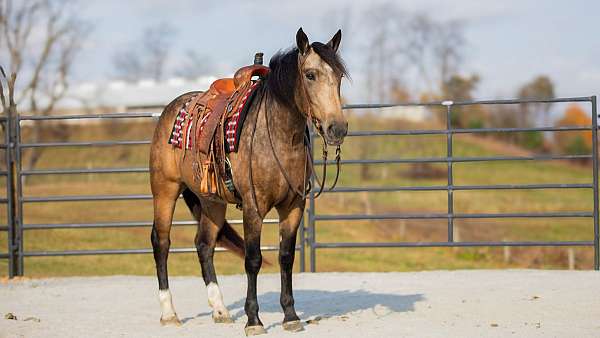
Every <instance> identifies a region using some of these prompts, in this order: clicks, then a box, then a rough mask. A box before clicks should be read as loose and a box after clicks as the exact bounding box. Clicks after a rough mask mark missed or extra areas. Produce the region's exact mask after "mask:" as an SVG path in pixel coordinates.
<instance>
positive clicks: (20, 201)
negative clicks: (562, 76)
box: [0, 96, 600, 277]
mask: <svg viewBox="0 0 600 338" xmlns="http://www.w3.org/2000/svg"><path fill="white" fill-rule="evenodd" d="M566 102H581V103H584V104H589V105H590V106H591V112H592V116H591V121H592V123H591V124H590V125H587V126H568V127H536V128H476V129H459V128H454V127H453V126H452V118H451V117H452V114H453V107H468V106H473V105H514V104H526V103H566ZM394 106H425V107H437V108H440V107H441V108H443V109H444V111H445V113H446V120H447V125H446V129H442V130H440V129H432V130H389V131H359V132H351V133H349V135H348V136H349V137H369V136H383V135H388V136H392V137H403V136H409V135H445V136H446V156H445V157H429V158H397V159H380V160H372V159H371V160H370V159H359V160H342V164H343V165H356V164H361V165H374V164H384V163H395V164H398V163H445V164H446V168H447V184H445V185H438V186H398V187H394V186H385V187H337V188H335V189H334V190H332V191H330V192H327V193H343V192H345V193H352V192H396V191H446V193H447V202H448V204H447V212H445V213H417V214H405V213H393V214H335V215H331V214H319V213H318V212H317V208H316V203H315V198H314V194H313V193H311V194H309V196H308V201H307V211H306V215H305V217H304V218H303V220H302V224H301V227H300V233H299V243H298V246H297V250H299V252H300V257H299V264H300V270H301V271H305V270H306V264H305V256H306V255H305V249H308V251H309V252H308V257H309V270H310V271H312V272H314V271H316V266H317V250H319V249H327V248H396V247H398V248H399V247H481V246H490V247H502V246H587V247H594V269H596V270H598V269H599V268H600V261H599V259H600V245H599V229H598V208H599V206H598V145H597V140H598V138H597V130H598V122H597V121H598V114H597V108H596V97H595V96H591V97H570V98H559V99H548V100H487V101H468V102H452V101H443V102H431V103H416V104H358V105H347V106H345V107H344V109H366V108H369V109H377V108H385V107H394ZM158 116H159V114H156V113H112V114H86V115H64V116H25V115H20V116H19V115H18V116H16V117H14V118H12V121H11V119H9V118H8V117H6V116H0V123H2V124H3V125H4V126H5V140H4V144H0V149H1V150H4V151H5V158H6V170H2V171H0V179H1V178H2V177H5V179H6V182H7V184H6V198H0V204H4V205H5V206H6V208H7V219H6V222H7V223H6V224H7V225H2V226H0V231H5V232H7V235H8V248H7V251H6V252H3V253H0V259H8V262H9V264H8V267H9V271H8V273H9V276H10V277H13V276H22V275H23V274H24V272H25V270H24V258H25V257H43V256H81V255H114V254H146V253H151V252H152V249H151V248H150V247H147V248H139V249H110V250H108V249H89V250H63V251H25V250H24V246H23V244H24V243H23V242H24V236H23V234H24V232H25V231H34V230H37V229H84V228H126V227H150V226H152V222H151V221H138V222H103V223H85V220H81V221H80V222H78V223H68V224H55V223H52V224H26V223H24V221H23V220H24V217H23V216H24V215H23V205H24V204H26V203H51V202H67V201H68V202H72V201H110V200H113V201H123V200H147V199H151V198H152V196H151V195H135V194H132V195H71V196H51V197H30V196H24V194H23V178H24V177H26V176H36V175H75V174H102V173H112V174H118V173H145V172H148V168H147V167H137V168H132V167H128V168H94V169H63V168H53V169H32V170H25V169H23V168H22V153H23V150H24V149H28V148H48V147H109V146H128V145H143V144H150V141H149V140H139V141H138V140H128V141H97V142H45V143H24V142H22V140H21V123H22V122H23V121H37V122H41V123H43V121H52V120H81V119H122V118H139V119H153V118H157V117H158ZM532 131H535V132H563V131H591V133H592V140H593V142H592V152H591V154H585V155H535V156H488V157H457V156H454V155H453V136H454V135H459V134H480V133H513V132H532ZM313 137H314V135H313ZM573 159H585V160H591V161H592V170H591V172H590V175H589V177H590V182H588V183H584V184H562V183H554V184H553V183H548V184H510V185H456V184H455V183H454V182H455V175H454V173H453V170H452V169H453V164H454V163H464V162H492V161H547V160H573ZM322 163H323V162H322V161H316V164H322ZM331 164H333V163H331ZM312 183H313V185H312V186H313V187H314V186H315V181H314V178H313V179H312ZM540 189H587V190H589V191H590V194H591V195H590V198H591V199H593V210H589V211H577V212H563V211H560V212H541V213H531V212H527V213H468V214H465V213H456V212H455V211H454V196H453V193H454V192H455V191H490V190H540ZM507 218H588V219H593V227H594V229H593V230H594V237H593V238H591V239H589V240H585V241H546V242H539V241H510V242H506V241H485V242H483V241H482V242H463V241H455V240H454V238H453V234H454V229H453V228H454V220H456V219H507ZM305 219H306V221H307V222H305ZM401 219H403V220H408V219H411V220H415V219H419V220H440V219H441V220H447V239H446V241H439V242H371V243H364V242H361V243H348V242H336V243H324V242H318V240H317V236H316V233H317V224H318V222H323V221H353V220H401ZM230 223H232V224H239V223H241V220H232V221H230ZM265 223H277V220H276V219H267V220H265ZM195 224H196V223H195V221H191V220H190V221H185V220H184V221H175V222H173V225H174V226H191V225H195ZM277 249H278V248H277V247H276V246H266V247H263V250H273V251H274V250H277ZM195 250H196V249H195V248H191V247H190V248H172V249H171V252H173V253H184V252H195ZM217 250H218V251H222V249H220V248H217Z"/></svg>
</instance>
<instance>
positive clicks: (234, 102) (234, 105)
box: [171, 53, 269, 203]
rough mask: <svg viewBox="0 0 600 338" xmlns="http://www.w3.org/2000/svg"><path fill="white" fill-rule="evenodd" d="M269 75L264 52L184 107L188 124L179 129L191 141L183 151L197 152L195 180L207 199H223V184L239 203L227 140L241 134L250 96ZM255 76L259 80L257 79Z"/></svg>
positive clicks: (217, 81)
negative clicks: (259, 82)
mask: <svg viewBox="0 0 600 338" xmlns="http://www.w3.org/2000/svg"><path fill="white" fill-rule="evenodd" d="M268 73H269V68H268V67H265V66H263V65H262V53H257V54H256V56H255V60H254V65H251V66H246V67H242V68H240V69H239V70H238V71H237V72H235V75H234V77H233V78H224V79H218V80H215V81H214V82H213V83H212V84H211V85H210V87H209V89H208V90H207V91H205V92H202V93H199V94H197V95H196V96H194V97H193V98H192V99H191V100H190V101H189V102H188V103H187V104H186V106H185V108H183V109H185V112H186V114H185V115H186V118H183V120H186V121H184V122H183V124H185V125H182V122H179V123H180V125H179V129H180V130H185V132H182V133H185V134H186V136H185V138H184V139H186V140H191V141H190V143H191V145H190V146H189V147H188V146H187V145H183V148H184V149H190V148H191V149H194V150H195V151H196V152H197V153H196V154H195V156H194V162H193V166H194V178H195V179H199V180H200V192H201V193H202V194H203V195H204V196H205V197H208V198H211V199H223V198H224V196H225V194H223V190H222V189H223V185H224V186H225V187H227V189H228V190H229V191H230V192H231V193H232V194H231V195H234V196H236V198H235V199H236V200H235V201H230V202H237V203H239V197H237V192H236V191H235V188H234V186H233V182H232V181H231V173H230V168H229V166H228V159H227V155H226V152H225V141H226V140H227V142H229V141H230V136H232V135H231V134H235V133H237V135H239V132H238V131H237V129H238V128H239V130H240V131H241V127H242V126H241V124H242V123H243V120H241V121H240V115H242V112H243V111H244V110H247V109H248V107H247V106H249V103H250V102H249V101H250V99H249V97H252V94H253V91H254V89H255V88H256V86H257V84H258V81H260V80H261V79H263V78H264V77H265V76H266V75H267V74H268ZM256 77H258V79H257V80H254V78H256ZM244 115H245V114H244ZM177 123H178V122H177V121H176V124H177ZM184 127H185V128H184ZM175 130H176V128H175V127H174V132H175ZM190 133H191V134H190ZM187 134H189V135H187ZM226 138H227V139H226ZM171 141H172V140H171ZM236 141H237V139H236ZM179 142H181V138H180V139H179ZM232 149H233V148H232V147H230V150H232Z"/></svg>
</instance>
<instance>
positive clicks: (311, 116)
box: [280, 54, 342, 199]
mask: <svg viewBox="0 0 600 338" xmlns="http://www.w3.org/2000/svg"><path fill="white" fill-rule="evenodd" d="M298 56H300V54H298ZM302 59H303V60H302ZM305 62H306V58H301V57H298V72H299V73H300V74H299V77H300V86H301V88H302V91H303V94H304V99H305V100H306V101H308V105H307V107H306V112H304V113H302V115H304V117H306V121H307V124H308V121H311V122H312V124H313V125H314V126H315V129H316V130H317V133H318V134H319V136H321V139H322V141H323V148H322V155H323V174H322V176H321V182H320V183H319V192H317V193H316V194H315V195H314V198H317V197H319V196H321V193H322V192H323V190H324V188H325V181H326V179H327V157H328V156H327V155H328V151H327V140H326V139H325V131H324V130H323V127H322V126H321V121H320V120H319V119H318V118H317V117H316V116H315V115H314V114H313V113H312V109H311V107H312V105H311V100H312V98H311V96H310V95H308V90H307V86H306V79H305V77H304V74H302V69H304V63H305ZM304 143H305V144H306V147H305V151H306V152H307V154H308V156H307V158H308V159H309V160H310V165H311V168H312V173H313V175H315V178H316V181H317V182H319V177H318V175H317V172H316V170H315V162H314V160H313V157H312V143H311V142H310V140H305V142H304ZM341 154H342V149H341V146H340V145H337V147H336V149H335V165H336V173H335V179H334V181H333V184H332V185H331V186H330V187H329V189H328V191H331V190H333V189H334V188H335V186H336V184H337V181H338V178H339V176H340V161H341ZM305 166H306V165H305ZM280 169H281V170H283V168H280ZM304 177H305V178H306V174H305V175H304ZM289 183H290V182H288V184H289ZM304 187H305V191H304V194H300V196H302V198H303V199H306V194H307V193H308V192H310V190H311V188H312V187H310V186H309V187H307V188H306V183H305V184H304Z"/></svg>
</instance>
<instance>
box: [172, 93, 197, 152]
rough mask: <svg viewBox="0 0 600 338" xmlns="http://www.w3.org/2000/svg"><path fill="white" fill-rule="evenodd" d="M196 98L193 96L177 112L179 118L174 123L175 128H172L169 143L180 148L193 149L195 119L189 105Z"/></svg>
mask: <svg viewBox="0 0 600 338" xmlns="http://www.w3.org/2000/svg"><path fill="white" fill-rule="evenodd" d="M194 98H195V96H192V98H190V99H189V100H188V101H187V102H186V103H185V105H184V106H183V107H181V109H179V112H178V113H177V118H175V122H174V123H173V129H172V130H171V137H169V144H172V145H173V146H175V147H177V148H179V149H183V148H185V149H192V139H193V137H191V131H192V124H193V121H194V119H193V118H192V117H193V116H192V114H191V113H190V111H189V109H188V107H189V105H190V102H191V101H192V100H193V99H194Z"/></svg>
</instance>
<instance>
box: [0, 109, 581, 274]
mask: <svg viewBox="0 0 600 338" xmlns="http://www.w3.org/2000/svg"><path fill="white" fill-rule="evenodd" d="M374 121H376V122H374ZM433 127H435V125H433ZM25 128H26V127H25ZM60 128H67V129H66V130H69V131H70V132H69V135H70V136H69V140H71V141H75V140H115V139H121V140H142V139H148V138H149V137H150V135H151V133H152V128H153V124H151V123H135V122H133V121H131V122H124V121H118V123H117V122H109V123H96V124H87V125H84V126H77V125H64V126H61V127H60ZM403 128H406V129H408V128H432V126H431V125H428V126H424V125H411V124H409V123H407V122H404V121H399V120H384V119H373V118H372V117H371V116H364V117H360V118H358V117H353V118H351V120H350V129H351V130H361V129H362V130H370V129H371V130H372V129H375V130H377V129H379V130H382V129H383V130H384V129H403ZM25 134H26V132H25ZM45 138H46V140H47V141H50V140H54V138H53V135H51V133H49V134H48V135H45ZM26 140H27V136H25V140H24V141H26ZM445 152H446V142H445V135H440V136H410V137H405V136H402V137H398V136H379V137H368V138H367V137H354V138H348V139H347V141H346V143H345V144H344V146H343V158H344V159H358V158H368V159H377V158H413V157H438V156H441V157H443V156H445ZM528 154H529V153H528V152H527V151H525V150H523V149H520V148H517V147H514V146H510V145H507V144H504V143H502V142H499V141H497V140H494V139H492V138H489V137H475V136H469V135H456V136H455V137H454V155H455V156H492V155H528ZM147 159H148V147H147V146H129V147H98V148H70V147H64V148H49V149H46V150H45V151H44V153H43V154H42V157H41V159H40V161H39V163H38V165H37V167H36V168H37V169H41V168H106V167H124V166H135V167H143V166H146V165H147ZM445 168H446V165H445V164H434V165H431V166H427V167H426V168H420V169H424V170H425V171H426V172H425V173H423V172H419V171H418V170H417V169H419V168H417V167H415V166H414V165H410V164H387V165H379V164H375V165H371V166H369V167H368V172H367V173H364V169H363V168H361V167H360V166H359V165H346V166H344V167H343V169H342V176H341V178H340V182H339V184H338V186H353V187H356V186H401V185H404V186H413V185H445V184H446V183H447V179H446V176H445ZM454 176H455V179H454V183H455V184H456V185H488V184H511V183H514V184H518V183H522V184H536V183H589V182H590V181H591V166H590V164H585V163H568V162H566V161H540V162H530V161H502V162H488V163H483V162H475V163H457V164H455V165H454ZM0 183H2V184H5V182H0ZM2 193H4V189H3V192H2ZM24 193H25V195H26V196H52V195H77V194H80V195H94V194H148V193H149V184H148V177H147V174H91V175H54V176H39V177H28V178H27V181H26V184H25V188H24ZM592 205H593V203H592V192H591V190H590V189H552V190H495V191H486V192H482V191H457V192H455V193H454V211H455V212H456V213H504V212H551V211H554V212H557V211H590V210H591V209H592ZM446 206H447V193H446V192H445V191H439V192H437V191H436V192H394V193H332V194H325V195H324V196H322V197H321V198H320V199H318V200H317V212H318V213H319V214H341V213H344V214H348V213H350V214H353V213H356V214H359V213H373V214H377V213H400V212H402V213H424V212H435V213H445V212H446ZM231 209H232V210H231V213H230V214H229V216H228V218H229V219H239V213H238V212H237V210H235V209H234V208H231ZM5 213H6V210H4V209H1V210H0V214H1V215H0V216H2V217H3V218H4V217H5ZM267 217H269V218H271V217H275V215H274V214H271V215H269V216H267ZM151 219H152V205H151V201H122V202H119V201H117V202H60V203H27V204H26V205H25V208H24V221H25V223H26V224H33V223H71V222H81V223H92V222H116V221H151ZM175 219H176V220H189V219H190V216H189V212H188V211H187V210H186V208H185V205H184V203H179V205H178V206H177V210H176V216H175ZM237 227H238V229H239V230H240V232H241V231H242V229H241V227H240V226H237ZM455 227H456V229H457V230H456V233H455V236H457V237H459V239H460V240H461V241H500V240H506V241H532V240H536V241H537V240H565V241H566V240H591V239H592V238H593V227H592V220H591V219H589V218H578V219H575V218H574V219H570V218H560V219H503V220H485V219H484V220H456V221H455ZM194 234H195V229H194V227H189V226H188V227H175V228H174V229H173V230H172V247H192V246H193V238H194ZM446 236H447V222H446V220H396V221H335V222H318V223H317V233H316V237H317V240H318V241H319V242H377V241H379V242H392V241H445V239H446ZM149 237H150V229H149V228H147V227H140V228H120V229H116V228H112V229H80V230H28V231H26V232H25V250H26V251H42V250H47V251H54V250H78V249H117V248H147V247H149V245H150V243H149ZM275 243H277V229H276V225H265V226H264V229H263V244H264V245H269V244H275ZM6 246H7V237H6V233H5V232H2V233H0V247H2V248H3V249H2V251H5V249H4V248H6ZM569 250H571V254H572V255H574V258H575V268H577V269H590V268H591V267H592V263H593V249H592V248H588V247H585V248H572V249H569V248H511V249H510V250H509V251H507V250H505V249H504V248H416V249H406V248H402V249H322V250H319V251H318V254H317V269H318V271H406V270H429V269H464V268H509V267H514V268H516V267H528V268H567V267H568V255H569ZM265 257H267V259H270V261H272V262H276V261H277V259H276V256H275V253H266V254H265ZM216 261H217V262H216V268H217V271H218V273H224V274H230V273H241V272H243V262H242V261H241V260H240V259H239V258H237V257H234V256H233V255H231V254H229V253H219V254H217V255H216ZM296 262H298V261H296ZM297 267H298V264H296V268H297ZM277 270H278V267H277V266H276V265H274V266H267V267H265V268H264V269H263V271H277ZM169 272H170V274H171V275H198V274H199V273H200V268H199V265H198V261H197V258H196V255H195V254H172V255H171V256H170V259H169ZM6 274H7V262H6V260H2V261H0V275H6ZM25 274H26V275H27V276H35V277H41V276H67V275H110V274H148V275H149V274H154V261H153V258H152V256H151V255H115V256H89V257H53V258H50V257H39V258H26V259H25Z"/></svg>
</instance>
